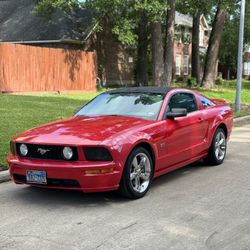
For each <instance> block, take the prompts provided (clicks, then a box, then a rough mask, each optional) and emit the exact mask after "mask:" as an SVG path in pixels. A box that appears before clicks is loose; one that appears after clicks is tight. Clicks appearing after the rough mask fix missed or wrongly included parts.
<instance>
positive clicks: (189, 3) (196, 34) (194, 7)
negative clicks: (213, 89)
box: [177, 0, 212, 83]
mask: <svg viewBox="0 0 250 250" xmlns="http://www.w3.org/2000/svg"><path fill="white" fill-rule="evenodd" d="M211 8H212V2H211V1H207V0H200V1H197V0H184V1H183V0H178V1H177V9H178V10H179V11H180V12H182V13H185V14H190V15H192V16H193V27H192V77H194V78H196V80H197V82H198V83H200V73H201V68H200V20H201V17H202V15H208V14H209V12H210V11H211Z"/></svg>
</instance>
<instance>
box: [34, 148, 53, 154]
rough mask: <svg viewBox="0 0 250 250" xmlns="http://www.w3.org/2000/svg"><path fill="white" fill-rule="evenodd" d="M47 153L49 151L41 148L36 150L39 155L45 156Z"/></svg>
mask: <svg viewBox="0 0 250 250" xmlns="http://www.w3.org/2000/svg"><path fill="white" fill-rule="evenodd" d="M49 151H50V150H49V149H43V148H38V149H37V152H39V153H40V154H41V155H45V154H46V153H47V152H49Z"/></svg>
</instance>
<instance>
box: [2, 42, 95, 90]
mask: <svg viewBox="0 0 250 250" xmlns="http://www.w3.org/2000/svg"><path fill="white" fill-rule="evenodd" d="M96 67H97V66H96V54H95V53H94V52H83V51H80V50H69V49H55V48H44V47H35V46H26V45H17V44H10V43H1V44H0V91H1V92H5V91H6V92H9V91H10V92H18V91H27V92H28V91H78V90H81V91H93V90H95V89H96Z"/></svg>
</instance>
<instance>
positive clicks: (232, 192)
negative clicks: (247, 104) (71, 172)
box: [0, 125, 250, 250]
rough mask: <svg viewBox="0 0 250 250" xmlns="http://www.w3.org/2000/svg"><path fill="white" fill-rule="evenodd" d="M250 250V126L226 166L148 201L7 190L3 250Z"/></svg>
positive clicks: (0, 206)
mask: <svg viewBox="0 0 250 250" xmlns="http://www.w3.org/2000/svg"><path fill="white" fill-rule="evenodd" d="M122 248H124V249H125V248H126V249H237V250H238V249H242V250H243V249H250V125H248V126H245V127H241V128H236V129H234V132H233V135H232V140H231V142H230V145H229V149H228V157H227V159H226V161H225V163H224V164H223V165H222V166H219V167H208V166H205V165H204V164H203V163H196V164H192V165H191V166H188V167H185V168H183V169H180V170H177V171H175V172H172V173H170V174H167V175H165V176H163V177H160V178H158V179H156V180H155V181H154V183H153V186H152V188H151V190H150V192H149V193H148V195H147V196H146V197H145V198H143V199H140V200H136V201H128V200H125V199H122V198H120V197H119V196H117V195H116V194H115V193H104V194H91V195H89V194H82V193H80V192H67V191H56V190H43V189H37V188H30V187H26V186H17V185H14V184H13V183H4V184H1V185H0V249H26V250H27V249H41V250H42V249H53V250H54V249H67V250H68V249H84V250H85V249H122Z"/></svg>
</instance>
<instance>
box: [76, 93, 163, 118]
mask: <svg viewBox="0 0 250 250" xmlns="http://www.w3.org/2000/svg"><path fill="white" fill-rule="evenodd" d="M163 100H164V95H162V94H148V93H104V94H101V95H99V96H97V97H96V98H95V99H93V100H92V101H91V102H89V103H88V104H86V105H85V106H84V107H83V108H82V109H81V110H80V111H79V112H78V113H77V114H76V116H82V115H83V116H100V115H117V116H132V117H138V118H144V119H149V120H156V119H157V117H158V114H159V112H160V108H161V105H162V102H163Z"/></svg>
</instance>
